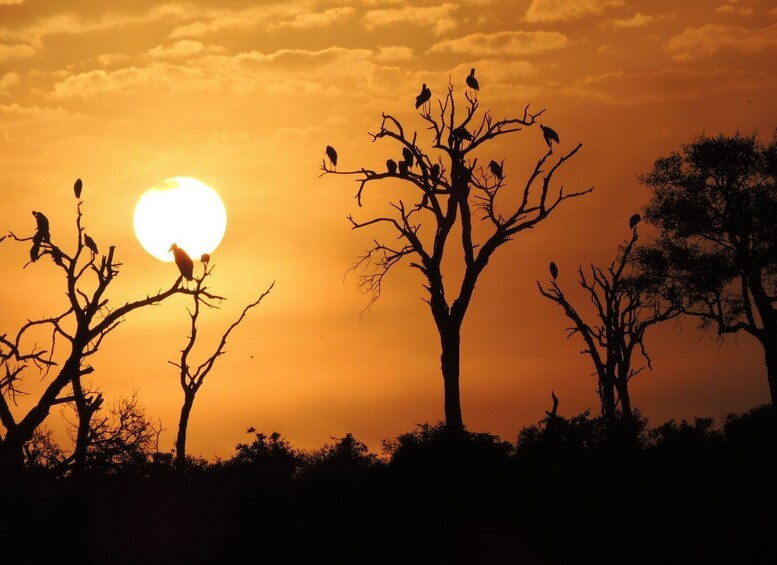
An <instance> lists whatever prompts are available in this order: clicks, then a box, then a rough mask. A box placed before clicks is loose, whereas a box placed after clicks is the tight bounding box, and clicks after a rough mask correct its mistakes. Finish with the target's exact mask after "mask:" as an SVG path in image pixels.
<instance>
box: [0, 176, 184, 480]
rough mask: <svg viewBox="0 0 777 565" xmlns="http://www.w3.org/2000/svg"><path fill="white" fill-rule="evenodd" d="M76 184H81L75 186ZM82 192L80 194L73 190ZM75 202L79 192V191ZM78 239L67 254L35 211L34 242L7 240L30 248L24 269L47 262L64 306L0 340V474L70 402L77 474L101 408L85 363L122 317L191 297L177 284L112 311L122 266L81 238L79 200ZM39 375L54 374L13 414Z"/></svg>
mask: <svg viewBox="0 0 777 565" xmlns="http://www.w3.org/2000/svg"><path fill="white" fill-rule="evenodd" d="M78 184H79V185H80V183H78ZM79 188H80V187H79ZM77 197H80V190H78V191H77ZM76 211H77V215H76V222H75V223H76V231H77V238H76V241H75V242H74V248H73V250H72V251H66V250H65V249H64V248H63V247H62V246H61V245H60V244H58V243H56V238H54V237H52V234H51V231H50V226H49V222H48V219H47V218H46V217H45V215H43V214H42V213H40V212H37V211H35V212H33V215H34V217H35V221H36V229H35V232H34V233H33V234H32V235H29V236H20V235H16V234H15V233H13V232H11V233H10V234H9V237H10V238H11V239H12V240H14V241H16V242H19V243H25V244H30V245H31V247H30V261H29V262H28V263H27V264H26V265H25V267H26V266H28V265H30V264H37V265H40V260H41V259H43V258H49V259H51V261H52V263H53V265H54V266H55V267H56V268H58V269H60V270H61V271H62V272H63V273H64V275H65V295H66V297H67V304H66V305H65V307H64V308H63V310H62V311H61V312H60V313H59V314H56V315H53V316H50V317H46V318H40V319H36V320H29V321H27V322H26V323H25V324H24V325H22V327H21V328H20V329H19V330H18V331H17V332H16V333H15V334H14V335H11V336H9V334H0V364H1V365H2V369H3V373H4V374H3V375H2V377H0V425H2V428H3V430H4V433H2V434H0V436H1V437H0V475H3V474H6V475H16V474H18V473H19V472H21V470H22V467H23V464H24V445H25V444H26V443H28V442H29V441H30V440H31V439H32V437H33V434H34V433H35V430H36V429H37V428H38V426H40V425H41V424H42V423H43V421H44V420H45V419H46V417H47V416H48V415H49V412H50V411H51V409H52V408H53V407H55V406H57V405H60V404H62V403H67V402H74V403H75V405H76V409H77V411H78V414H79V418H81V419H83V420H84V422H83V424H81V423H79V431H78V434H77V438H81V439H80V440H79V439H77V441H76V450H75V458H74V465H75V466H76V467H79V468H83V466H84V465H85V462H86V453H87V447H88V441H87V438H88V430H89V419H90V418H91V416H92V415H93V414H94V413H95V411H96V410H97V409H98V408H99V405H100V404H101V402H102V398H101V397H100V396H99V395H95V394H90V393H87V392H85V390H84V387H83V386H82V382H81V381H82V379H83V377H84V376H85V375H88V374H90V373H92V372H93V368H92V367H91V366H90V365H89V364H88V360H89V358H90V357H91V356H93V355H94V354H96V353H97V352H98V351H99V349H100V346H101V345H102V343H103V340H104V339H105V338H106V337H107V336H108V334H110V333H111V332H113V331H114V330H115V329H116V328H117V327H118V326H119V325H120V324H121V322H122V321H123V320H124V319H125V316H127V314H129V313H130V312H133V311H135V310H137V309H139V308H144V307H146V306H151V305H154V304H159V303H160V302H162V301H164V300H166V299H168V298H170V297H171V296H174V295H177V294H189V295H192V294H193V291H191V290H188V289H186V288H184V287H182V286H181V280H182V277H178V278H177V280H176V281H175V282H174V283H173V284H172V286H170V287H169V288H168V289H167V290H164V291H162V290H160V291H158V292H156V293H155V294H150V295H147V296H145V297H143V298H141V299H139V300H134V301H130V302H126V303H124V304H122V305H120V306H116V307H113V306H111V304H110V302H109V298H108V295H107V291H108V289H109V287H110V285H111V283H112V282H113V281H114V280H115V278H116V276H117V275H118V274H119V268H120V267H121V263H118V262H117V261H116V259H115V247H114V246H110V247H108V252H107V253H105V254H100V253H99V251H98V247H97V244H96V243H95V241H94V240H93V239H92V238H91V237H90V236H88V235H87V234H86V232H85V229H84V227H83V214H82V212H81V200H79V201H78V205H77V208H76ZM39 331H45V332H47V334H48V335H50V345H49V346H48V347H47V348H42V347H39V346H37V345H32V346H29V345H28V342H29V341H31V340H33V339H34V336H35V335H37V333H36V332H39ZM63 340H64V342H65V346H66V352H65V353H64V354H63V355H62V357H64V362H63V363H62V364H61V365H60V363H59V362H58V361H56V360H55V358H56V350H57V347H58V346H59V344H60V342H61V341H63ZM33 367H34V368H35V369H37V370H38V371H39V372H40V373H42V375H43V376H44V377H47V376H48V375H49V373H50V372H51V371H52V369H54V370H55V371H56V374H55V375H54V376H53V378H52V379H51V380H50V381H49V382H48V384H47V386H46V388H45V389H44V390H43V392H42V393H41V394H40V396H39V397H38V398H37V400H36V402H35V403H34V405H33V406H32V407H31V408H30V409H29V410H28V411H27V412H26V413H23V414H15V411H17V410H16V408H17V406H18V405H17V403H16V397H17V395H19V394H24V393H25V392H24V390H23V388H20V387H21V386H22V382H23V376H24V374H25V371H27V370H28V369H31V368H33Z"/></svg>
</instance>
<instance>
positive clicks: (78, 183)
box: [73, 179, 84, 198]
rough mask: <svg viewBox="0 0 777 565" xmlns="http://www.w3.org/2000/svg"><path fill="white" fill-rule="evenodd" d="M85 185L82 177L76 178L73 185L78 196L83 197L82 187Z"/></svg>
mask: <svg viewBox="0 0 777 565" xmlns="http://www.w3.org/2000/svg"><path fill="white" fill-rule="evenodd" d="M83 187H84V183H82V182H81V179H76V182H75V184H74V185H73V192H75V194H76V198H81V189H82V188H83Z"/></svg>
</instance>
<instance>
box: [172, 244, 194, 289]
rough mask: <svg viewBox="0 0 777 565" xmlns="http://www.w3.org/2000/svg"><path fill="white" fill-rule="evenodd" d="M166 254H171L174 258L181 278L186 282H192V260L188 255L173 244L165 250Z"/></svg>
mask: <svg viewBox="0 0 777 565" xmlns="http://www.w3.org/2000/svg"><path fill="white" fill-rule="evenodd" d="M167 251H168V252H170V251H172V252H173V257H174V258H175V264H176V265H177V266H178V270H179V271H181V276H182V277H183V278H185V279H186V280H187V281H190V280H192V278H193V273H194V261H192V258H191V257H189V254H188V253H187V252H186V251H184V250H183V249H181V248H180V247H178V245H177V244H175V243H173V244H172V245H171V246H170V249H168V250H167Z"/></svg>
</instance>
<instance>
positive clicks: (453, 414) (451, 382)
mask: <svg viewBox="0 0 777 565" xmlns="http://www.w3.org/2000/svg"><path fill="white" fill-rule="evenodd" d="M440 342H441V344H442V356H441V360H442V378H443V383H444V386H445V428H446V429H447V430H448V432H449V433H451V434H452V435H454V436H460V435H462V434H463V433H464V422H463V421H462V418H461V396H460V394H459V363H460V349H461V336H460V332H459V327H458V326H456V325H455V324H451V323H448V324H447V326H444V327H441V328H440Z"/></svg>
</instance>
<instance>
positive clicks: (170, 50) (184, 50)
mask: <svg viewBox="0 0 777 565" xmlns="http://www.w3.org/2000/svg"><path fill="white" fill-rule="evenodd" d="M222 51H224V48H223V47H219V46H217V45H212V46H210V45H209V46H207V47H206V46H205V45H203V44H202V43H200V42H199V41H193V40H191V39H182V40H181V41H177V42H176V43H173V44H172V45H164V46H163V45H159V46H157V47H154V48H153V49H149V51H148V56H149V57H151V58H152V59H182V58H187V57H192V56H194V55H201V54H204V53H219V52H222Z"/></svg>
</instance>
